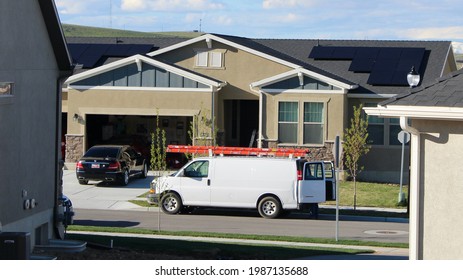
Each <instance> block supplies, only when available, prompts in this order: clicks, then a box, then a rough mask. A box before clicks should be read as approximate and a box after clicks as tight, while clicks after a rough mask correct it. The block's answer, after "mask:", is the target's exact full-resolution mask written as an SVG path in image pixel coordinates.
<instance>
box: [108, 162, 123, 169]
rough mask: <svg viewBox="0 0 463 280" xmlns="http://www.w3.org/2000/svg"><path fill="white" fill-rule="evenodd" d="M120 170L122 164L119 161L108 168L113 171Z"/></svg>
mask: <svg viewBox="0 0 463 280" xmlns="http://www.w3.org/2000/svg"><path fill="white" fill-rule="evenodd" d="M120 168H121V164H120V163H119V162H118V161H116V162H112V163H110V164H109V166H108V169H111V170H119V169H120Z"/></svg>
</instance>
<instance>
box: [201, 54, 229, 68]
mask: <svg viewBox="0 0 463 280" xmlns="http://www.w3.org/2000/svg"><path fill="white" fill-rule="evenodd" d="M195 52H196V55H195V65H194V68H207V69H225V66H224V63H225V53H226V50H220V49H213V50H211V49H196V50H195ZM219 54H220V55H219ZM201 55H205V63H203V64H202V65H199V62H200V56H201ZM215 55H219V56H220V59H219V61H220V66H219V65H214V64H215V63H214V61H216V60H214V56H215Z"/></svg>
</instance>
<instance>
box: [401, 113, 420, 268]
mask: <svg viewBox="0 0 463 280" xmlns="http://www.w3.org/2000/svg"><path fill="white" fill-rule="evenodd" d="M408 120H409V118H408V117H404V116H401V117H400V127H401V128H402V129H403V130H404V131H406V132H408V133H410V134H411V143H410V157H411V158H410V162H411V164H410V165H411V168H410V186H409V187H410V197H409V198H408V199H409V202H410V226H409V227H410V229H409V231H410V240H409V244H410V249H409V259H410V260H418V259H422V258H423V256H422V246H421V244H422V242H421V241H422V236H421V230H420V228H421V221H420V206H421V203H420V196H421V191H420V189H421V187H420V178H421V164H420V162H421V155H420V146H421V139H420V134H421V132H420V131H418V130H417V129H416V128H414V127H411V126H409V125H408Z"/></svg>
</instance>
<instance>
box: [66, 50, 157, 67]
mask: <svg viewBox="0 0 463 280" xmlns="http://www.w3.org/2000/svg"><path fill="white" fill-rule="evenodd" d="M68 49H69V52H70V53H71V56H72V60H73V62H74V63H75V64H81V65H82V67H83V68H94V67H95V66H98V65H97V64H98V63H99V62H100V61H101V59H102V58H108V57H129V56H132V55H135V54H146V53H149V52H150V51H152V49H153V45H148V44H68Z"/></svg>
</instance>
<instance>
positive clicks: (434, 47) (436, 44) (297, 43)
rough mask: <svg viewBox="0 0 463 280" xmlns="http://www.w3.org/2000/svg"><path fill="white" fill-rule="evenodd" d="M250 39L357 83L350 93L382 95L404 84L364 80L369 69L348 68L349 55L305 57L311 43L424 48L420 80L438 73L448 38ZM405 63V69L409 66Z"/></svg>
mask: <svg viewBox="0 0 463 280" xmlns="http://www.w3.org/2000/svg"><path fill="white" fill-rule="evenodd" d="M254 41H256V42H258V43H260V44H262V45H265V46H267V47H269V48H272V49H275V50H278V51H280V52H281V53H285V54H286V55H288V56H291V57H294V58H296V59H298V60H301V61H304V62H306V63H308V64H311V65H313V66H315V67H318V68H321V69H324V70H325V71H328V72H330V73H333V74H334V75H337V76H342V77H343V78H344V79H346V80H349V81H351V82H353V83H356V84H358V85H359V87H358V88H357V89H356V90H353V91H350V93H375V94H379V95H382V96H384V97H388V96H389V97H390V96H392V95H396V94H400V93H402V92H403V91H404V89H405V88H406V87H404V86H394V85H392V86H382V85H371V84H369V83H368V79H369V77H370V73H369V72H354V71H350V70H349V68H350V66H351V64H352V59H348V58H347V59H346V58H336V57H335V58H332V59H314V58H309V56H310V54H311V52H312V50H313V49H314V47H317V46H325V47H346V48H348V47H352V48H425V54H424V57H423V61H422V67H421V69H417V70H418V71H419V73H420V74H421V80H422V82H423V83H427V82H429V81H433V80H435V79H437V78H439V77H441V76H442V74H443V71H444V68H445V65H446V62H447V57H448V55H449V52H451V50H452V49H451V42H450V41H382V40H288V39H254ZM411 66H413V65H411ZM411 66H410V67H407V68H408V70H410V69H411Z"/></svg>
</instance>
